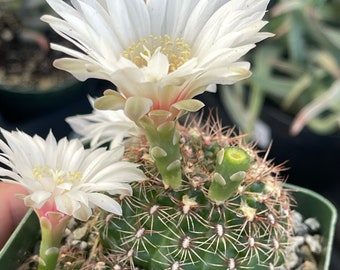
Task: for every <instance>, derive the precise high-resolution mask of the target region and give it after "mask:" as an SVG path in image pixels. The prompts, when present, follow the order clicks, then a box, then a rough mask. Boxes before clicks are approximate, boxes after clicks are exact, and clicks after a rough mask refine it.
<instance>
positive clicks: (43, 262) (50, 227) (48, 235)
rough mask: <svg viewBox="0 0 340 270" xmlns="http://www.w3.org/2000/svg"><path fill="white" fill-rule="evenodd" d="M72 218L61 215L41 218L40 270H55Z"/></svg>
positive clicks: (55, 214) (50, 214)
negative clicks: (64, 234) (61, 245)
mask: <svg viewBox="0 0 340 270" xmlns="http://www.w3.org/2000/svg"><path fill="white" fill-rule="evenodd" d="M69 220H70V217H68V216H67V217H65V216H64V217H62V218H61V214H60V213H49V215H48V217H46V216H43V217H40V227H41V244H40V254H39V267H38V269H39V270H54V269H55V268H56V265H57V261H58V256H59V247H60V244H61V239H62V236H63V233H64V231H65V228H66V225H67V223H68V221H69Z"/></svg>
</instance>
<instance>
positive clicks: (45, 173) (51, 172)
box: [33, 164, 82, 184]
mask: <svg viewBox="0 0 340 270" xmlns="http://www.w3.org/2000/svg"><path fill="white" fill-rule="evenodd" d="M33 175H34V177H35V179H36V180H38V181H40V180H41V179H42V178H44V177H49V178H52V179H53V180H54V182H55V183H56V184H62V183H65V182H66V183H67V182H68V183H74V182H77V181H79V180H80V179H81V177H82V173H81V172H80V171H67V172H65V171H62V170H58V169H52V168H51V167H50V166H49V165H48V164H47V165H41V164H38V165H36V166H35V167H34V168H33Z"/></svg>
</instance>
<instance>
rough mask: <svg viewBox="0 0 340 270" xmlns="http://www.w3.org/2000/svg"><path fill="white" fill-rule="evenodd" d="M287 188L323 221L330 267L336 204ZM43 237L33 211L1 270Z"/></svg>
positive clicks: (323, 262) (323, 261)
mask: <svg viewBox="0 0 340 270" xmlns="http://www.w3.org/2000/svg"><path fill="white" fill-rule="evenodd" d="M287 188H289V189H291V190H293V191H294V197H295V199H296V201H297V204H298V207H297V210H298V211H299V212H300V213H301V214H302V215H303V216H304V217H315V218H317V219H318V220H319V221H320V223H321V234H322V237H323V239H324V241H323V244H324V246H323V253H322V255H321V257H320V261H319V265H318V269H319V270H328V269H330V268H329V266H330V261H331V253H332V243H333V237H334V227H335V223H336V220H337V212H336V209H335V207H334V206H333V205H332V203H330V202H329V201H328V200H327V199H325V198H324V197H322V196H321V195H319V194H317V193H315V192H314V191H311V190H309V189H305V188H301V187H298V186H295V185H290V184H287ZM295 191H296V192H295ZM39 237H40V233H39V222H38V219H37V217H36V215H35V213H34V212H33V211H29V212H28V213H27V214H26V216H25V217H24V219H23V220H22V221H21V223H20V224H19V226H18V227H17V228H16V230H15V231H14V233H13V234H12V236H11V238H10V239H9V240H8V242H7V243H6V245H5V246H4V247H3V249H2V250H1V251H0V269H17V268H18V267H19V266H20V265H21V264H22V263H23V261H24V260H25V258H27V256H29V255H30V254H32V253H33V252H34V248H35V246H36V244H37V241H38V239H39Z"/></svg>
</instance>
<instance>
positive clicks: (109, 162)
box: [0, 130, 145, 221]
mask: <svg viewBox="0 0 340 270" xmlns="http://www.w3.org/2000/svg"><path fill="white" fill-rule="evenodd" d="M1 132H2V134H3V136H4V138H5V140H6V141H7V143H6V142H5V141H3V140H0V150H1V151H2V152H3V153H1V154H0V164H1V163H2V164H4V165H5V166H7V168H6V167H4V168H0V179H1V180H2V181H5V182H10V183H15V184H19V185H22V186H23V187H24V188H25V189H26V190H27V191H28V193H29V194H28V195H21V197H22V198H23V199H24V202H25V204H26V205H27V206H29V207H32V208H34V209H35V210H36V212H38V213H40V214H39V215H40V216H44V215H46V214H47V213H48V212H58V213H61V214H64V215H67V216H73V217H75V218H77V219H79V220H83V221H85V220H87V219H88V218H89V217H90V216H91V214H92V208H94V207H100V208H102V209H104V210H106V211H108V212H111V213H114V214H117V215H121V214H122V210H121V207H120V205H119V204H118V203H117V202H116V201H115V200H114V199H113V198H112V197H110V196H108V195H106V194H103V193H102V192H106V193H107V194H109V195H115V194H122V195H131V194H132V189H131V186H130V184H129V183H130V182H132V181H139V180H142V179H145V176H144V174H143V172H142V171H141V170H139V169H138V168H137V167H138V165H136V164H134V163H130V162H126V161H121V159H122V156H123V154H124V148H123V147H118V148H115V149H113V150H110V151H108V150H106V149H105V148H97V149H95V150H91V149H84V147H83V145H82V143H81V142H80V141H79V140H77V139H73V140H70V141H69V140H67V139H66V138H63V139H61V140H60V141H59V142H57V141H56V139H55V137H54V136H53V134H52V132H50V133H49V134H48V136H47V138H46V140H44V139H43V138H41V137H39V136H37V135H35V136H33V137H31V136H29V135H27V134H25V133H23V132H20V131H13V132H8V131H5V130H1Z"/></svg>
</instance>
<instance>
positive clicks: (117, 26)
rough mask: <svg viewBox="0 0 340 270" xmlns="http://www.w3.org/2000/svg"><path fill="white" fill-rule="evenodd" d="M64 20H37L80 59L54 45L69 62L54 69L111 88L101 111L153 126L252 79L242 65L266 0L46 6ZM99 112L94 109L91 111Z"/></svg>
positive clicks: (75, 0)
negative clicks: (206, 95) (203, 97)
mask: <svg viewBox="0 0 340 270" xmlns="http://www.w3.org/2000/svg"><path fill="white" fill-rule="evenodd" d="M47 2H48V3H49V4H50V6H51V7H52V8H53V9H54V10H55V11H56V12H57V13H58V14H59V15H60V16H61V17H62V19H61V18H56V17H54V16H50V15H45V16H43V17H42V20H43V21H45V22H47V23H49V24H50V26H51V27H52V28H53V29H54V30H55V31H56V32H57V33H58V34H60V35H61V36H63V37H64V38H65V39H67V40H69V41H71V42H72V43H73V44H74V45H75V46H76V47H78V48H79V50H80V51H77V50H74V49H71V48H67V47H64V46H60V45H56V44H52V48H53V49H55V50H59V51H62V52H64V53H66V54H68V55H70V56H71V58H62V59H58V60H56V61H55V66H56V67H57V68H60V69H63V70H66V71H68V72H70V73H72V74H73V75H74V76H75V77H76V78H78V79H79V80H85V79H87V78H100V79H105V80H109V81H111V82H112V83H114V84H115V85H116V86H117V88H118V89H119V91H120V93H121V96H118V95H117V94H116V92H114V91H108V92H106V93H105V96H104V97H103V98H106V99H103V100H100V102H98V107H99V108H104V109H105V108H106V109H124V110H125V113H126V114H127V115H128V116H129V118H131V119H132V120H133V121H137V120H139V119H140V118H141V117H143V116H145V115H148V116H150V117H151V118H153V119H154V120H155V121H160V122H164V121H169V120H173V119H176V118H177V117H178V116H179V115H181V113H182V112H186V111H197V110H198V109H200V108H201V107H202V106H203V103H202V102H199V101H198V100H194V99H193V97H195V96H197V95H198V94H201V93H203V92H204V91H206V89H207V86H208V85H210V84H233V83H235V82H237V81H239V80H241V79H244V78H247V77H249V76H250V71H249V69H250V64H249V63H248V62H244V61H240V60H239V59H240V58H241V57H242V56H244V55H245V54H246V53H247V52H248V51H249V50H251V49H252V48H254V47H255V43H257V42H259V41H261V40H263V39H265V38H267V37H269V36H270V35H271V34H269V33H264V32H259V31H260V30H261V29H262V28H263V26H264V25H265V24H266V22H265V21H263V20H262V18H263V16H264V14H265V12H266V8H267V5H268V2H269V0H185V1H183V0H129V1H126V0H115V1H112V0H100V1H93V0H72V1H71V3H72V4H73V7H72V6H70V5H68V4H66V3H65V2H64V1H62V0H47ZM95 104H96V106H97V103H95Z"/></svg>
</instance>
